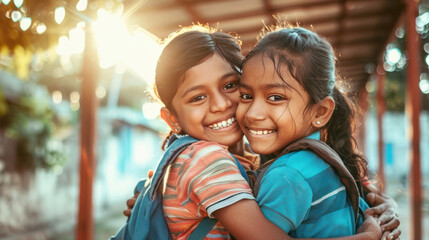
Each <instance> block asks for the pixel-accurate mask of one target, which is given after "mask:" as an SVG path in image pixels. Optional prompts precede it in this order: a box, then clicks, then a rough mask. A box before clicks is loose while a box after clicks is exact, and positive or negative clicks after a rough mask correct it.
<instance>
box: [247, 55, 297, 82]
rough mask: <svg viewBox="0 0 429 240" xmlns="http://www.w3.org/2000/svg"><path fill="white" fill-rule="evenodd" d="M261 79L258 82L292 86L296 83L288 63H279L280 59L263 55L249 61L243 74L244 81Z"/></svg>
mask: <svg viewBox="0 0 429 240" xmlns="http://www.w3.org/2000/svg"><path fill="white" fill-rule="evenodd" d="M248 79H259V80H260V81H258V82H261V83H262V82H269V80H271V82H278V81H281V82H282V83H287V84H291V83H292V82H296V80H295V79H294V78H293V77H292V75H291V74H290V72H289V69H288V67H287V64H286V63H282V62H279V61H278V57H273V58H271V57H269V56H266V55H263V54H258V55H256V56H253V57H251V58H250V59H248V60H247V61H246V62H245V64H244V66H243V72H242V80H243V81H246V80H248Z"/></svg>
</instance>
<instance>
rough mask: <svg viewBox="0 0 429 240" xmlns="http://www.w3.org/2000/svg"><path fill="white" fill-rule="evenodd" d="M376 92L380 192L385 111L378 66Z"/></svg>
mask: <svg viewBox="0 0 429 240" xmlns="http://www.w3.org/2000/svg"><path fill="white" fill-rule="evenodd" d="M377 77H378V79H377V91H376V97H375V99H376V104H377V126H378V178H379V181H380V183H379V186H380V191H383V189H384V188H385V184H386V180H385V176H384V138H383V135H384V133H383V116H384V112H385V110H386V104H385V101H384V81H385V78H386V74H385V72H384V69H383V66H382V65H378V68H377Z"/></svg>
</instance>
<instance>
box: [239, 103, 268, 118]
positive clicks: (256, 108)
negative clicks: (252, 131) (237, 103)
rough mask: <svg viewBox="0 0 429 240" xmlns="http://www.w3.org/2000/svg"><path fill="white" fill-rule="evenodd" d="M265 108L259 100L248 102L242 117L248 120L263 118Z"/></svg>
mask: <svg viewBox="0 0 429 240" xmlns="http://www.w3.org/2000/svg"><path fill="white" fill-rule="evenodd" d="M265 116H266V114H265V108H264V106H263V105H262V104H261V103H260V102H259V101H253V102H252V103H250V104H249V107H248V108H247V111H246V113H245V115H244V117H245V118H246V119H247V120H249V121H262V120H264V119H265Z"/></svg>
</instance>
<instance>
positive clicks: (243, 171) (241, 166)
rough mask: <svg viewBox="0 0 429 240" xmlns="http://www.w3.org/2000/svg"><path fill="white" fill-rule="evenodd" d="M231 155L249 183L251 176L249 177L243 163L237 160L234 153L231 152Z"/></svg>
mask: <svg viewBox="0 0 429 240" xmlns="http://www.w3.org/2000/svg"><path fill="white" fill-rule="evenodd" d="M231 156H232V157H233V158H234V160H235V163H236V164H237V167H238V170H240V173H241V176H243V177H244V179H246V181H247V183H249V177H247V173H246V170H244V167H243V165H241V163H240V162H239V161H238V160H237V158H235V157H234V155H232V154H231Z"/></svg>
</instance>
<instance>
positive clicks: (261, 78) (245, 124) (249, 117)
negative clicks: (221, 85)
mask: <svg viewBox="0 0 429 240" xmlns="http://www.w3.org/2000/svg"><path fill="white" fill-rule="evenodd" d="M280 72H281V76H282V78H283V80H282V78H281V77H280V76H279V74H278V73H277V71H276V69H275V66H274V63H273V61H272V60H271V59H269V58H267V57H262V56H261V55H257V56H254V57H252V58H250V59H249V60H248V61H247V62H246V63H245V65H244V68H243V74H242V78H241V81H240V98H241V99H240V104H239V106H238V109H237V113H236V115H237V120H238V122H239V124H240V127H241V129H242V130H243V132H244V134H245V135H246V138H247V140H248V141H249V144H250V147H251V149H252V150H253V151H254V152H256V153H259V154H271V153H274V154H279V152H280V151H281V150H282V149H283V148H284V147H286V146H287V145H288V144H290V143H292V142H293V141H295V140H297V139H299V138H302V137H306V136H308V135H310V134H311V133H312V132H314V131H315V128H314V127H313V126H312V122H311V121H312V120H313V117H312V116H314V114H315V110H314V108H313V107H308V108H307V105H308V103H309V96H308V94H307V92H305V90H304V89H303V88H302V87H301V85H300V84H299V83H298V82H297V81H296V80H295V79H294V78H293V77H292V76H291V75H290V74H289V72H288V70H287V68H286V67H281V71H280Z"/></svg>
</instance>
